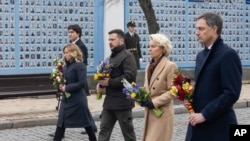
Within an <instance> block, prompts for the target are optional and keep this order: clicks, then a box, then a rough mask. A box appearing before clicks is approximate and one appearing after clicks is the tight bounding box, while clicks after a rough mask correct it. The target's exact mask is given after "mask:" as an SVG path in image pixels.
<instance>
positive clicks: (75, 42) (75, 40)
mask: <svg viewBox="0 0 250 141" xmlns="http://www.w3.org/2000/svg"><path fill="white" fill-rule="evenodd" d="M79 39H80V38H78V39H76V40H75V41H74V42H72V44H76V42H77V41H78V40H79Z"/></svg>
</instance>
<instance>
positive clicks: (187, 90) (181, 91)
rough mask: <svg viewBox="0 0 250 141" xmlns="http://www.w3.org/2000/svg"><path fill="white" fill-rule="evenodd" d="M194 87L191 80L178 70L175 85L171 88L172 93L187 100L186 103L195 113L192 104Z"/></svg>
mask: <svg viewBox="0 0 250 141" xmlns="http://www.w3.org/2000/svg"><path fill="white" fill-rule="evenodd" d="M193 91H194V87H193V86H192V85H191V80H190V78H188V77H187V76H185V75H184V74H183V73H182V72H181V71H180V70H178V71H177V72H176V76H175V78H174V80H173V85H172V86H171V88H170V93H171V94H172V95H174V96H175V97H176V98H177V99H179V100H181V101H186V102H187V104H185V106H186V108H187V109H188V112H189V113H190V114H192V113H194V110H193V107H192V105H191V102H192V95H193Z"/></svg>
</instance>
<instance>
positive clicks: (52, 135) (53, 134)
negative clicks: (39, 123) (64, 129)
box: [48, 133, 64, 138]
mask: <svg viewBox="0 0 250 141" xmlns="http://www.w3.org/2000/svg"><path fill="white" fill-rule="evenodd" d="M48 135H49V136H51V137H55V133H49V134H48ZM63 138H64V135H63Z"/></svg>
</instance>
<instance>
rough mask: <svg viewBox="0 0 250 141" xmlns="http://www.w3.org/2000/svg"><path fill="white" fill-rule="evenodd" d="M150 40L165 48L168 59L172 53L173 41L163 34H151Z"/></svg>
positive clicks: (164, 51)
mask: <svg viewBox="0 0 250 141" xmlns="http://www.w3.org/2000/svg"><path fill="white" fill-rule="evenodd" d="M150 40H151V41H153V42H154V43H155V44H156V45H157V46H159V47H162V48H163V54H164V55H165V56H166V57H168V56H169V55H170V53H171V51H172V44H171V41H170V40H169V39H168V38H167V37H166V36H165V35H163V34H159V33H157V34H150Z"/></svg>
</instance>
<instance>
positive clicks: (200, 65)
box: [196, 50, 211, 79]
mask: <svg viewBox="0 0 250 141" xmlns="http://www.w3.org/2000/svg"><path fill="white" fill-rule="evenodd" d="M210 53H211V50H209V51H208V53H205V50H203V52H202V55H201V58H200V59H201V61H199V62H198V63H197V70H198V71H197V73H196V78H197V79H198V77H199V74H200V72H201V70H202V69H203V67H204V65H205V64H206V62H207V60H208V56H209V54H210ZM204 54H205V55H204Z"/></svg>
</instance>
